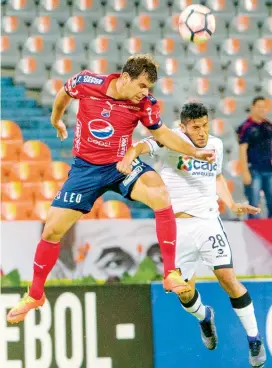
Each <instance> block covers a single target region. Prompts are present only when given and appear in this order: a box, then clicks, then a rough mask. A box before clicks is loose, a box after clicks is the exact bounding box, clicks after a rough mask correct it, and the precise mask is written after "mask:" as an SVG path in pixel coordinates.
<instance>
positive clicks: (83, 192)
mask: <svg viewBox="0 0 272 368" xmlns="http://www.w3.org/2000/svg"><path fill="white" fill-rule="evenodd" d="M132 166H133V170H132V173H131V174H130V175H127V176H126V175H124V174H122V173H120V172H119V171H118V170H117V169H116V163H112V164H106V165H94V164H91V163H89V162H87V161H85V160H82V159H81V158H79V157H75V158H74V162H73V164H72V167H71V170H70V171H69V174H68V179H67V180H66V182H65V183H64V184H63V187H62V188H61V190H60V191H59V192H58V193H57V194H56V196H55V198H54V199H53V202H52V206H53V207H60V208H70V209H73V210H77V211H81V212H83V213H88V212H90V210H91V208H92V206H93V204H94V202H95V201H96V199H97V198H98V197H100V196H101V195H102V194H104V193H105V192H107V191H109V190H112V191H114V192H117V193H120V194H121V195H122V196H123V197H127V198H129V199H131V198H130V193H131V191H132V188H133V186H134V184H135V182H136V181H137V180H138V178H139V177H140V176H141V175H143V174H144V173H145V172H148V171H154V170H153V169H152V167H151V166H149V165H147V164H145V163H144V162H142V161H141V160H140V159H139V158H137V159H136V160H134V161H133V165H132Z"/></svg>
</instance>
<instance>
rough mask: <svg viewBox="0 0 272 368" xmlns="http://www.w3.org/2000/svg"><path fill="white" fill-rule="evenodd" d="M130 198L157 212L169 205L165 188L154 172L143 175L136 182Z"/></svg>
mask: <svg viewBox="0 0 272 368" xmlns="http://www.w3.org/2000/svg"><path fill="white" fill-rule="evenodd" d="M130 197H131V198H132V199H133V200H135V201H140V202H142V203H144V204H146V205H147V206H149V207H150V208H152V209H153V210H159V209H162V208H165V207H168V206H170V205H171V201H170V197H169V194H168V191H167V189H166V186H165V184H164V182H163V180H162V178H161V177H160V176H159V174H158V173H156V171H148V172H145V173H143V174H142V175H141V176H139V178H138V179H137V180H136V182H135V184H134V186H133V188H132V191H131V194H130Z"/></svg>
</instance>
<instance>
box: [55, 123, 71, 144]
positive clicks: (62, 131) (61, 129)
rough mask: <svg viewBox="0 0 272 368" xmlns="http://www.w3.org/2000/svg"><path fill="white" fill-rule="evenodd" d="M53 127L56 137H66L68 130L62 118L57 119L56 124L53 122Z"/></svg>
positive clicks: (62, 138) (61, 138)
mask: <svg viewBox="0 0 272 368" xmlns="http://www.w3.org/2000/svg"><path fill="white" fill-rule="evenodd" d="M54 128H56V129H57V137H58V138H59V139H60V140H61V141H63V140H64V139H66V138H67V137H68V132H67V129H66V126H65V124H64V122H63V121H62V120H59V121H58V122H57V123H56V124H54Z"/></svg>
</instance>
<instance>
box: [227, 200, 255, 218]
mask: <svg viewBox="0 0 272 368" xmlns="http://www.w3.org/2000/svg"><path fill="white" fill-rule="evenodd" d="M231 210H232V212H233V213H235V214H236V215H237V216H242V215H245V214H250V215H257V214H258V213H260V212H261V209H260V208H257V207H254V206H250V205H249V204H244V203H234V204H233V206H232V207H231Z"/></svg>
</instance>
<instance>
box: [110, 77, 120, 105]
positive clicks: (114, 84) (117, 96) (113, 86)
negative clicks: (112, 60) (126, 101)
mask: <svg viewBox="0 0 272 368" xmlns="http://www.w3.org/2000/svg"><path fill="white" fill-rule="evenodd" d="M117 83H118V78H114V79H112V80H111V81H110V84H109V86H108V89H107V92H106V93H107V96H109V97H111V98H114V99H115V100H123V96H121V95H120V93H119V92H118V89H117Z"/></svg>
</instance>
